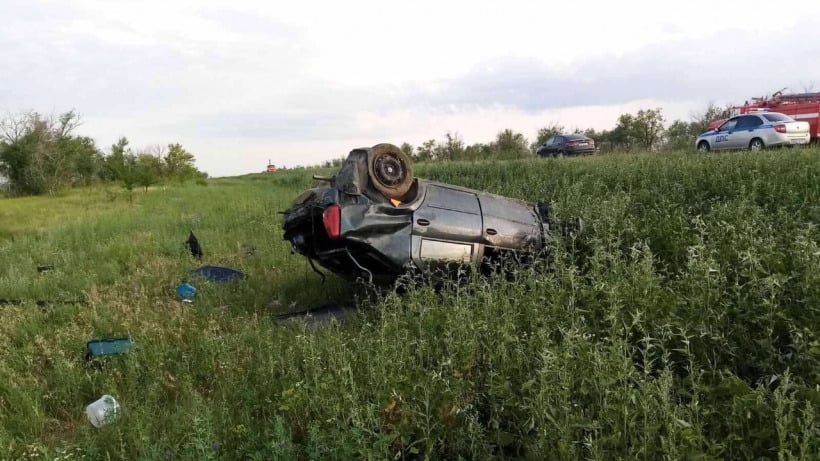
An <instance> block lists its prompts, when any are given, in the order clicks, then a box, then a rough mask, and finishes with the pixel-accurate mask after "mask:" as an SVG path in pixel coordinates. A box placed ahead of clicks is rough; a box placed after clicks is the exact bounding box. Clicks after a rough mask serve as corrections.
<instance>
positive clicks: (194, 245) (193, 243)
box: [185, 231, 202, 260]
mask: <svg viewBox="0 0 820 461" xmlns="http://www.w3.org/2000/svg"><path fill="white" fill-rule="evenodd" d="M185 246H186V247H187V248H188V251H190V252H191V256H193V257H194V258H196V259H200V260H201V259H202V247H201V246H200V245H199V240H198V239H197V238H196V235H194V231H191V233H190V234H189V235H188V240H186V241H185Z"/></svg>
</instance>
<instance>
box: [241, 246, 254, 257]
mask: <svg viewBox="0 0 820 461" xmlns="http://www.w3.org/2000/svg"><path fill="white" fill-rule="evenodd" d="M239 251H241V252H242V254H244V255H247V256H252V255H253V254H254V253H256V246H255V245H251V244H250V243H243V244H242V245H239Z"/></svg>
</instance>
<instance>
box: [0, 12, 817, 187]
mask: <svg viewBox="0 0 820 461" xmlns="http://www.w3.org/2000/svg"><path fill="white" fill-rule="evenodd" d="M0 2H2V3H1V5H2V11H3V15H2V19H0V57H2V61H0V111H1V112H3V113H9V112H10V113H14V112H19V111H24V110H36V111H39V112H45V113H49V112H64V111H67V110H70V109H76V110H77V111H78V112H80V113H81V114H82V116H83V119H84V125H83V126H82V127H81V128H80V129H79V131H78V132H79V133H81V134H84V135H88V136H91V137H93V138H94V139H95V140H96V141H97V142H98V144H99V145H100V146H101V147H104V148H107V146H109V145H110V144H111V143H113V142H114V141H115V140H116V139H117V138H118V137H120V136H126V137H128V139H129V140H130V141H131V143H132V145H133V146H134V147H135V148H137V149H139V148H141V147H144V146H148V145H152V144H160V143H161V144H167V143H170V142H180V143H182V144H183V145H184V146H185V147H186V148H187V149H188V150H189V151H191V152H192V153H194V154H195V155H196V158H197V165H198V167H199V168H200V169H202V170H204V171H207V172H208V173H209V174H211V175H212V176H226V175H236V174H242V173H249V172H258V171H262V170H263V169H264V168H265V166H266V165H267V162H268V160H271V161H272V162H273V163H275V164H277V165H286V166H295V165H305V164H316V163H319V162H321V161H323V160H327V159H331V158H337V157H341V156H343V155H345V154H346V153H347V152H348V151H349V150H350V149H351V148H354V147H359V146H368V145H373V144H376V143H379V142H392V143H395V144H400V143H401V142H404V141H407V142H410V143H411V144H414V145H418V144H420V143H421V142H423V141H425V140H427V139H431V138H436V139H442V138H443V136H444V134H445V133H446V132H448V131H451V132H458V133H460V134H461V135H462V137H463V138H464V140H465V141H466V142H467V143H473V142H488V141H490V140H492V139H493V138H494V136H495V133H496V132H498V131H499V130H502V129H504V128H512V129H515V130H517V131H520V132H523V133H524V134H525V136H527V137H528V138H530V139H531V138H533V137H534V136H535V132H536V130H537V129H538V127H541V126H544V125H547V124H550V123H551V122H557V123H560V124H562V125H564V126H566V127H568V128H575V127H581V128H587V127H591V128H596V129H602V128H611V127H612V126H614V124H615V120H616V118H617V116H618V115H619V114H621V113H624V112H632V111H636V110H638V109H640V108H654V107H658V106H661V107H663V109H664V115H665V116H666V119H667V121H670V122H671V121H672V120H673V119H676V118H681V119H686V120H688V119H689V117H690V114H691V113H692V112H693V111H697V110H700V109H703V108H704V107H705V106H706V104H707V103H708V102H709V101H714V102H717V103H726V102H736V103H740V102H742V101H743V100H744V99H748V98H750V97H753V96H762V95H763V94H766V93H771V92H773V91H776V90H779V89H781V88H783V87H788V88H789V89H791V90H793V91H802V90H804V89H805V88H811V87H813V89H814V91H820V27H818V26H817V22H816V20H817V18H818V17H820V1H818V0H791V1H789V2H787V3H786V2H757V1H751V0H745V1H723V2H715V1H713V0H710V1H697V0H688V1H685V2H684V1H678V2H661V1H657V0H653V1H628V0H625V1H621V2H612V1H606V0H605V1H600V2H593V1H584V0H575V1H572V2H544V1H539V2H536V1H532V2H518V1H507V2H481V1H476V0H473V1H469V2H445V1H443V0H442V1H430V2H427V1H414V2H406V3H403V4H398V2H385V1H379V2H357V1H350V0H348V1H343V2H339V1H333V2H309V1H298V2H297V1H288V2H271V1H259V2H249V1H242V0H231V1H222V0H219V1H216V0H213V1H211V0H197V1H184V2H183V1H175V0H162V1H154V0H139V1H125V0H117V1H112V0H105V1H97V0H72V1H71V2H65V1H61V0H60V1H37V0H0Z"/></svg>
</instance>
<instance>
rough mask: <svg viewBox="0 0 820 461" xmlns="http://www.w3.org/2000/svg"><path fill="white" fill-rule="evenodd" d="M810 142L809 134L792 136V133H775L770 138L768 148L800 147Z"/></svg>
mask: <svg viewBox="0 0 820 461" xmlns="http://www.w3.org/2000/svg"><path fill="white" fill-rule="evenodd" d="M809 141H811V135H810V134H809V133H801V134H792V133H777V134H775V135H772V136H771V137H770V140H769V142H768V143H767V144H768V145H769V146H800V145H804V144H808V143H809Z"/></svg>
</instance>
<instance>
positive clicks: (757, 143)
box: [749, 138, 766, 150]
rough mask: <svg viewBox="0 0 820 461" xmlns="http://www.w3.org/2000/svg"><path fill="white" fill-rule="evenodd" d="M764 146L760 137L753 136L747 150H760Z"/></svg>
mask: <svg viewBox="0 0 820 461" xmlns="http://www.w3.org/2000/svg"><path fill="white" fill-rule="evenodd" d="M764 147H766V145H765V144H763V140H762V139H760V138H754V139H752V141H751V142H750V143H749V150H762V149H763V148H764Z"/></svg>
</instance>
